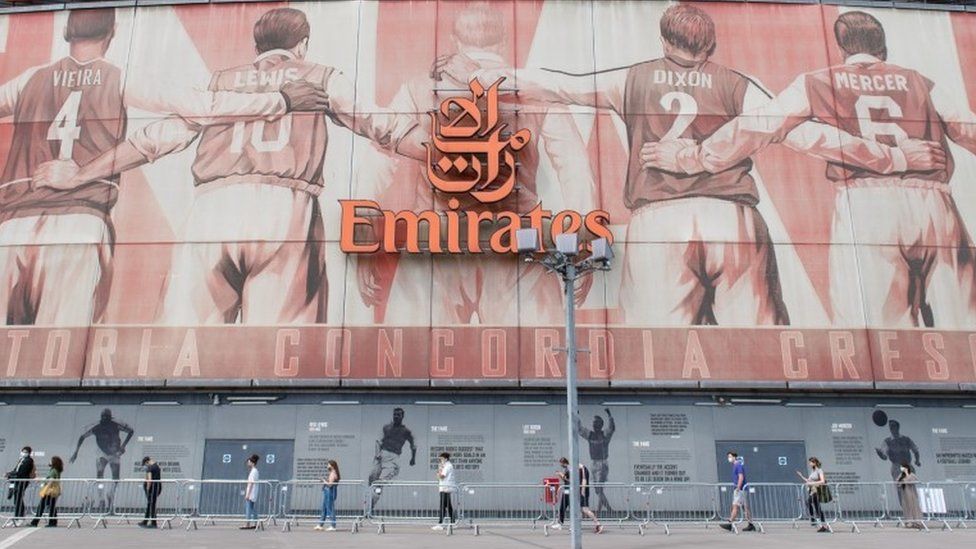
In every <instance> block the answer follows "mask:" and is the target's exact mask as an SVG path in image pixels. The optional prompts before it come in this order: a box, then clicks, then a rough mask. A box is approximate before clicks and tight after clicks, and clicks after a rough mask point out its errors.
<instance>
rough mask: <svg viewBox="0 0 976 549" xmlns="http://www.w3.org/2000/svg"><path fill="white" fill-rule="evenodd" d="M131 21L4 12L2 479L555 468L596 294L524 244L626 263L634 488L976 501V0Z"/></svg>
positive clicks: (33, 10)
mask: <svg viewBox="0 0 976 549" xmlns="http://www.w3.org/2000/svg"><path fill="white" fill-rule="evenodd" d="M39 4H43V3H39ZM98 4H99V6H100V7H99V9H97V10H92V9H84V8H85V7H86V6H84V5H83V4H72V5H71V6H69V7H70V8H74V9H66V8H65V7H64V6H61V5H53V6H50V5H27V6H23V5H20V6H18V7H14V8H11V11H13V12H12V13H7V14H3V15H0V85H2V87H0V111H2V115H3V119H2V120H0V156H2V159H3V166H4V168H3V176H2V181H0V311H2V312H3V316H2V317H0V318H3V319H4V320H5V325H4V326H3V327H2V328H0V386H2V388H0V402H2V404H3V406H0V463H4V464H10V465H12V463H13V462H14V461H15V460H16V456H17V455H18V453H19V450H20V448H21V446H23V445H30V446H32V447H33V448H34V449H35V451H36V452H37V453H38V454H39V455H47V456H50V455H61V456H63V457H66V458H68V457H74V458H75V459H73V460H72V463H71V464H69V466H68V470H67V473H66V475H67V476H73V477H91V476H94V475H95V474H96V473H100V474H105V475H107V474H109V472H110V471H109V470H110V469H112V468H116V467H117V468H118V469H119V470H120V471H119V474H120V475H121V476H122V477H123V478H127V477H135V476H139V475H140V474H141V473H140V472H141V468H140V466H139V464H140V461H141V458H142V456H144V455H152V456H154V457H156V459H157V461H159V462H161V463H162V464H163V467H164V474H165V475H166V476H167V477H168V478H181V477H187V478H201V477H203V478H226V477H231V478H236V477H239V476H241V475H243V474H244V470H243V465H242V461H243V459H244V456H245V454H250V453H251V452H254V451H257V452H259V453H260V454H261V455H262V456H264V461H265V463H264V465H263V467H264V470H265V471H264V474H263V476H264V478H269V479H270V478H279V479H288V478H308V479H313V478H318V477H320V476H321V474H322V473H321V471H322V469H323V467H324V462H325V460H326V459H337V460H338V461H339V463H340V464H341V465H342V471H343V474H344V477H345V478H347V479H369V480H377V479H382V480H404V481H421V480H431V479H432V474H433V470H434V468H435V467H436V465H435V464H436V455H437V454H438V453H439V452H441V451H444V450H447V451H450V452H451V453H452V454H454V455H455V464H456V465H457V466H458V469H459V478H460V479H461V480H462V481H465V482H481V481H485V482H537V481H539V480H540V479H541V478H543V477H546V476H550V475H551V474H552V472H553V471H554V469H555V468H556V461H557V459H558V458H559V457H560V456H561V455H563V454H564V453H566V448H565V446H566V436H567V435H566V428H567V427H566V425H565V421H564V419H563V418H565V415H566V414H565V412H566V411H565V407H564V405H563V404H562V402H563V401H562V397H561V394H562V393H561V390H562V388H563V386H564V385H563V375H564V370H563V368H564V364H565V357H564V354H563V353H560V352H559V350H558V348H559V347H560V346H562V345H564V342H563V338H564V337H563V336H564V334H563V327H562V318H563V306H564V304H563V302H562V299H561V289H560V287H559V283H558V281H557V279H556V278H555V277H553V276H551V275H548V274H547V273H545V272H544V271H543V270H542V269H541V268H540V267H539V266H538V265H535V264H529V263H525V262H523V261H520V259H519V257H518V256H517V254H516V253H513V246H514V243H513V236H512V231H513V229H514V228H515V227H517V226H519V225H521V226H525V227H533V228H537V229H539V230H540V232H541V234H542V235H543V236H544V237H545V238H544V239H543V241H544V242H545V243H546V244H547V245H551V240H552V238H553V237H554V236H555V235H558V234H561V233H567V232H570V233H574V232H575V233H579V234H580V235H581V237H582V240H583V242H584V246H585V245H586V244H585V243H586V242H588V241H589V240H591V239H592V238H594V237H608V238H611V239H612V240H613V249H614V250H615V253H616V258H615V259H614V261H613V267H612V269H611V270H610V271H609V272H600V273H597V274H595V275H593V276H592V277H589V278H586V279H583V280H581V281H580V283H579V288H578V291H577V292H576V293H577V300H578V318H579V327H578V340H579V341H580V342H581V346H582V347H585V348H586V349H587V351H586V352H585V353H581V354H580V359H579V376H580V379H581V385H582V389H581V392H582V394H581V407H580V410H579V417H580V421H581V425H582V427H583V429H582V431H581V436H582V437H583V438H585V440H583V441H582V442H583V451H582V455H583V460H584V461H585V462H586V463H588V464H590V465H591V468H592V469H593V470H595V471H596V474H597V480H601V481H604V480H605V481H609V482H621V483H631V482H714V481H716V480H724V479H725V477H726V472H725V469H726V467H727V464H726V463H725V462H724V454H725V452H726V451H728V450H729V449H736V450H738V451H739V453H740V454H743V455H745V456H747V459H748V460H749V463H750V467H751V475H752V479H754V480H757V481H758V480H763V481H767V482H778V481H792V480H795V478H794V471H795V470H796V469H802V468H803V467H804V463H805V459H806V456H810V455H815V456H818V457H819V458H820V459H821V460H822V461H823V463H824V466H825V468H826V470H827V471H828V472H829V475H830V478H831V481H832V482H840V481H849V482H856V481H886V480H891V479H892V475H893V474H894V473H895V472H896V468H895V467H893V464H894V463H895V462H900V461H904V460H909V461H911V462H913V463H914V464H916V465H918V470H919V475H920V477H921V478H923V479H927V480H937V479H954V480H974V479H976V427H974V422H973V421H972V420H973V417H974V416H973V413H974V408H976V398H974V397H973V390H974V389H976V247H974V245H973V233H972V232H971V231H972V228H973V227H976V187H974V186H973V185H970V184H969V183H970V182H971V181H972V180H974V179H976V115H973V113H972V110H973V108H974V107H973V106H974V105H976V15H974V14H972V13H969V12H967V11H965V10H964V9H953V10H941V9H916V8H912V7H907V8H898V9H895V8H891V7H849V6H843V5H832V4H826V3H824V4H820V3H788V4H776V3H765V2H763V3H742V2H730V3H722V2H700V3H694V2H692V3H682V4H678V3H669V2H637V1H633V2H625V1H612V2H611V1H554V0H548V1H528V0H526V1H521V0H519V1H511V0H508V1H503V0H496V1H491V2H471V3H468V2H446V1H441V2H436V1H421V0H417V1H367V0H362V1H354V0H350V1H320V2H289V3H284V2H279V3H268V4H264V3H255V2H246V3H245V2H242V3H227V2H220V3H216V2H215V3H204V4H200V3H192V4H185V5H181V4H180V3H178V2H174V3H173V4H172V5H168V4H166V3H165V2H152V4H156V5H141V4H142V3H141V2H121V3H119V5H118V7H112V3H111V2H108V3H106V2H99V3H98ZM158 4H164V5H158ZM106 6H109V7H106ZM49 8H50V9H49ZM289 82H306V83H310V84H311V86H313V87H318V88H320V89H324V91H325V93H326V94H327V95H328V97H327V98H324V99H321V98H320V99H321V100H322V101H323V102H324V104H323V105H318V104H312V103H314V101H313V100H312V99H311V92H310V90H309V87H300V88H295V87H289V86H288V83H289ZM311 86H310V87H311ZM323 111H324V112H323ZM472 219H473V221H472ZM88 437H91V439H89V438H88ZM79 448H80V450H79ZM73 454H76V455H74V456H73ZM5 466H7V465H5ZM601 503H602V502H601ZM607 503H609V504H613V502H607Z"/></svg>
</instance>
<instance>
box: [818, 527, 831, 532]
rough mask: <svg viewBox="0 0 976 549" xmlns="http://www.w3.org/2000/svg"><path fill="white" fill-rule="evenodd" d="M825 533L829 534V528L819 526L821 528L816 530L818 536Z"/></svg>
mask: <svg viewBox="0 0 976 549" xmlns="http://www.w3.org/2000/svg"><path fill="white" fill-rule="evenodd" d="M825 532H826V533H828V534H829V533H830V528H827V527H826V526H821V527H820V528H819V529H818V530H817V533H818V534H823V533H825Z"/></svg>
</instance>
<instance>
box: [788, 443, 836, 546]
mask: <svg viewBox="0 0 976 549" xmlns="http://www.w3.org/2000/svg"><path fill="white" fill-rule="evenodd" d="M807 465H808V466H809V467H810V474H809V475H807V476H803V473H801V472H800V471H797V472H796V475H797V476H798V477H800V479H801V480H803V483H804V485H805V486H806V488H807V512H809V513H810V526H817V517H818V516H819V517H820V528H819V529H817V532H830V529H829V528H827V519H826V518H824V512H823V508H822V507H821V506H820V502H821V491H822V490H826V488H827V477H826V476H825V475H824V472H823V466H822V465H821V463H820V460H819V459H817V458H815V457H811V458H810V459H808V460H807Z"/></svg>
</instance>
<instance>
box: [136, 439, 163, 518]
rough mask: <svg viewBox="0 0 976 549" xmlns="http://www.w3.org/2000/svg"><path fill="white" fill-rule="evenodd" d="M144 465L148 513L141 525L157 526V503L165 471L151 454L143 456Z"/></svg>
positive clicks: (144, 489)
mask: <svg viewBox="0 0 976 549" xmlns="http://www.w3.org/2000/svg"><path fill="white" fill-rule="evenodd" d="M142 466H143V467H145V468H146V480H145V482H143V483H142V490H143V492H145V493H146V515H145V519H143V521H142V522H140V523H139V526H141V527H143V528H155V527H156V503H157V502H158V501H159V494H160V492H162V491H163V483H162V479H163V471H162V469H160V468H159V464H158V463H156V460H154V459H153V458H151V457H149V456H146V457H144V458H142Z"/></svg>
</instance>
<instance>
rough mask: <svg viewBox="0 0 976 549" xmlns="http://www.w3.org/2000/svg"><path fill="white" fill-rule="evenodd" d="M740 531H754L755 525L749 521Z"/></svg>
mask: <svg viewBox="0 0 976 549" xmlns="http://www.w3.org/2000/svg"><path fill="white" fill-rule="evenodd" d="M742 531H743V532H755V531H756V525H755V524H753V523H751V522H750V523H749V526H746V527H745V528H743V529H742Z"/></svg>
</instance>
